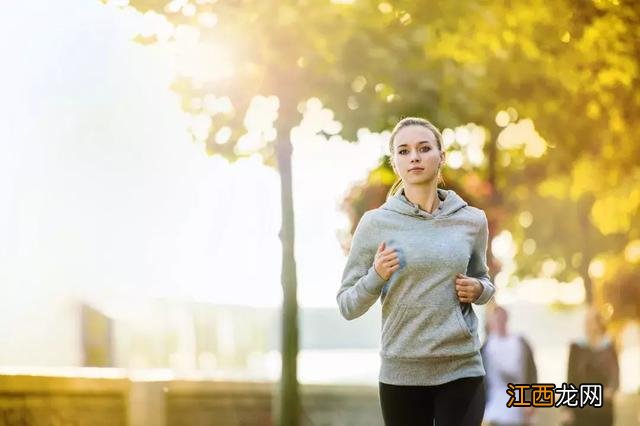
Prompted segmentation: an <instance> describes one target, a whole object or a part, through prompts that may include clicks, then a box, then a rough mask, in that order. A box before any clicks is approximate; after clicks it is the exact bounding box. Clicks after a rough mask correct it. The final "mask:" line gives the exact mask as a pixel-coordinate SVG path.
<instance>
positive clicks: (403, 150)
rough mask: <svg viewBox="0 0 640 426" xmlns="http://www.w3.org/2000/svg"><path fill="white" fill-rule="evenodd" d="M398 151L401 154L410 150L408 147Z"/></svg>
mask: <svg viewBox="0 0 640 426" xmlns="http://www.w3.org/2000/svg"><path fill="white" fill-rule="evenodd" d="M398 152H399V153H400V154H405V153H407V152H408V151H407V150H406V149H401V150H400V151H398Z"/></svg>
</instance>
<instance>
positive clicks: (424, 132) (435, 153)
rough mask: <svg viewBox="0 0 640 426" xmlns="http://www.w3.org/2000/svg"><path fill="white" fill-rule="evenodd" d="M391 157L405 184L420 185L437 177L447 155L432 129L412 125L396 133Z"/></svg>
mask: <svg viewBox="0 0 640 426" xmlns="http://www.w3.org/2000/svg"><path fill="white" fill-rule="evenodd" d="M391 158H392V160H393V163H394V165H395V170H396V173H397V174H398V175H399V176H400V177H401V178H402V181H403V183H404V184H405V185H412V184H413V185H420V184H424V183H429V182H431V181H433V180H435V179H437V176H438V165H440V164H444V158H445V157H444V152H441V151H440V150H439V149H438V142H437V141H436V137H435V135H434V134H433V132H432V131H431V130H429V129H427V128H426V127H424V126H420V125H411V126H406V127H403V128H402V129H400V130H399V131H398V133H396V137H395V139H394V143H393V153H392V156H391Z"/></svg>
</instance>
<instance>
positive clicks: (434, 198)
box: [404, 182, 441, 213]
mask: <svg viewBox="0 0 640 426" xmlns="http://www.w3.org/2000/svg"><path fill="white" fill-rule="evenodd" d="M437 188H438V187H437V185H436V183H435V182H434V183H430V184H429V185H409V186H405V187H404V195H405V197H407V200H409V201H410V202H411V203H413V204H417V205H418V206H419V207H420V208H421V209H422V210H424V211H426V212H429V213H433V212H434V211H435V210H436V209H437V208H438V206H439V205H440V202H441V201H440V199H439V198H438V192H437Z"/></svg>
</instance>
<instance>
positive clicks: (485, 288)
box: [473, 278, 496, 305]
mask: <svg viewBox="0 0 640 426" xmlns="http://www.w3.org/2000/svg"><path fill="white" fill-rule="evenodd" d="M476 279H477V280H478V281H479V282H480V284H482V293H480V297H478V299H476V301H475V302H473V303H475V304H476V305H484V304H485V303H487V302H488V301H489V300H491V297H493V293H495V291H496V289H495V287H494V286H493V284H491V283H487V282H486V281H485V280H483V279H480V278H476Z"/></svg>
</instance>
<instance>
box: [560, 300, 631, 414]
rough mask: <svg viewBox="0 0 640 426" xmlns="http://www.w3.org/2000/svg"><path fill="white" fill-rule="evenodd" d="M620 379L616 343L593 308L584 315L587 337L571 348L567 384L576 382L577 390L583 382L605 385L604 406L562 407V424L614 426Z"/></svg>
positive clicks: (572, 343) (585, 335)
mask: <svg viewBox="0 0 640 426" xmlns="http://www.w3.org/2000/svg"><path fill="white" fill-rule="evenodd" d="M619 380H620V370H619V366H618V354H617V352H616V348H615V346H614V344H613V340H612V339H611V338H610V337H609V335H608V334H607V327H606V325H605V322H604V319H603V318H602V316H601V315H600V313H599V312H598V310H597V309H596V308H595V307H593V306H591V307H589V308H588V309H587V312H586V314H585V320H584V337H583V338H581V339H579V340H577V341H575V342H571V344H570V347H569V361H568V368H567V383H573V384H574V385H575V387H576V388H578V389H579V388H580V384H582V383H600V384H602V386H603V392H602V397H603V400H602V407H593V406H591V405H586V406H585V407H583V408H580V407H563V408H562V411H563V416H562V424H563V425H567V426H569V425H571V426H610V425H613V422H614V412H613V401H614V395H615V392H616V390H617V389H618V386H619Z"/></svg>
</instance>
